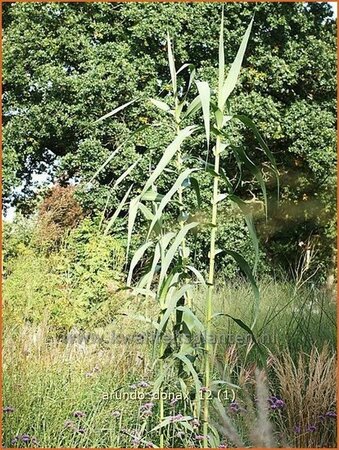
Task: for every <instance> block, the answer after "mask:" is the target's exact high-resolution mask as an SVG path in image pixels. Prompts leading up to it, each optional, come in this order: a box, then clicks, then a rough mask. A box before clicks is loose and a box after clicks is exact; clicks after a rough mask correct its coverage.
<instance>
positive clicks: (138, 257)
mask: <svg viewBox="0 0 339 450" xmlns="http://www.w3.org/2000/svg"><path fill="white" fill-rule="evenodd" d="M152 245H153V242H152V241H150V242H145V244H143V245H141V246H140V247H139V248H138V250H137V251H136V252H135V253H134V255H133V258H132V261H131V264H130V268H129V273H128V276H127V286H130V285H131V282H132V276H133V271H134V269H135V266H136V265H137V264H138V262H139V261H140V260H141V258H142V257H143V256H144V254H145V252H146V250H147V249H148V248H150V247H151V246H152Z"/></svg>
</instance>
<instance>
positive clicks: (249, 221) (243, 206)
mask: <svg viewBox="0 0 339 450" xmlns="http://www.w3.org/2000/svg"><path fill="white" fill-rule="evenodd" d="M228 198H229V199H230V200H231V201H232V202H234V203H236V204H237V205H238V207H239V208H240V210H241V212H242V213H243V215H244V219H245V222H246V225H247V228H248V232H249V234H250V237H251V240H252V244H253V248H254V252H255V262H254V268H253V272H256V270H257V265H258V262H259V241H258V236H257V233H256V230H255V226H254V221H253V213H252V210H251V208H250V206H249V205H248V204H247V203H246V202H244V201H243V200H242V199H241V198H240V197H238V196H237V195H234V194H231V195H229V197H228Z"/></svg>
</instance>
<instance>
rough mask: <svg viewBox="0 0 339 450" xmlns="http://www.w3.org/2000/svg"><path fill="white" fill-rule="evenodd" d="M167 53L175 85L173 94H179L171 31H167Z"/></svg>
mask: <svg viewBox="0 0 339 450" xmlns="http://www.w3.org/2000/svg"><path fill="white" fill-rule="evenodd" d="M167 54H168V64H169V68H170V73H171V80H172V86H173V94H174V95H175V96H176V95H177V71H176V70H175V61H174V55H173V51H172V43H171V39H170V36H169V33H167Z"/></svg>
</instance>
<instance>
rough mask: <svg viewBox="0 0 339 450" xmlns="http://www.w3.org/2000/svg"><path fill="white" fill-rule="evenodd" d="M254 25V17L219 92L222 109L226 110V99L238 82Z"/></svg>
mask: <svg viewBox="0 0 339 450" xmlns="http://www.w3.org/2000/svg"><path fill="white" fill-rule="evenodd" d="M252 25H253V19H252V20H251V22H250V24H249V25H248V27H247V30H246V32H245V34H244V37H243V39H242V42H241V44H240V47H239V50H238V53H237V56H236V57H235V60H234V61H233V63H232V65H231V68H230V71H229V73H228V76H227V78H226V80H225V83H224V85H223V87H222V90H221V92H219V96H218V97H219V98H218V107H219V109H220V110H221V111H223V110H224V106H225V103H226V100H227V99H228V97H229V96H230V95H231V93H232V92H233V89H234V88H235V86H236V84H237V80H238V77H239V74H240V69H241V65H242V61H243V59H244V54H245V50H246V47H247V42H248V39H249V36H250V33H251V29H252Z"/></svg>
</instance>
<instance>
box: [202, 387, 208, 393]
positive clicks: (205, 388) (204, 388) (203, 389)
mask: <svg viewBox="0 0 339 450" xmlns="http://www.w3.org/2000/svg"><path fill="white" fill-rule="evenodd" d="M200 391H201V392H208V391H209V389H208V387H206V386H202V387H201V388H200Z"/></svg>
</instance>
